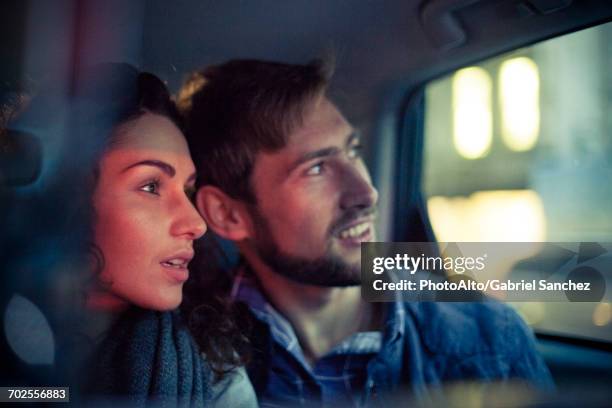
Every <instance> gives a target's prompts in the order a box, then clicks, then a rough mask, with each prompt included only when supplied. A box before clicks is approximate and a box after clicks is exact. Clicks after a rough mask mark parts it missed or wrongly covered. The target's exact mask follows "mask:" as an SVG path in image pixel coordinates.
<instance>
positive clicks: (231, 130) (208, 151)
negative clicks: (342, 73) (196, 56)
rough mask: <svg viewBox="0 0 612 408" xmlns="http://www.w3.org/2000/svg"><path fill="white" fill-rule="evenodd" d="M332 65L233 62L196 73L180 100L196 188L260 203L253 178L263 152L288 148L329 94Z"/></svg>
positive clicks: (182, 92)
mask: <svg viewBox="0 0 612 408" xmlns="http://www.w3.org/2000/svg"><path fill="white" fill-rule="evenodd" d="M331 73H332V64H331V63H329V62H324V61H322V60H315V61H313V62H311V63H309V64H306V65H293V64H283V63H276V62H267V61H258V60H232V61H229V62H227V63H225V64H221V65H215V66H210V67H207V68H204V69H203V70H201V71H198V72H195V73H194V74H192V75H191V77H190V78H189V79H188V80H187V81H186V82H185V84H184V85H183V87H182V88H181V90H180V91H179V96H178V101H177V103H178V106H179V110H180V111H181V113H182V114H183V117H184V119H185V125H186V127H185V130H186V136H187V141H188V143H189V148H190V151H191V155H192V157H193V161H194V163H195V166H196V169H197V173H198V176H197V182H196V185H197V187H199V186H202V185H205V184H211V185H214V186H216V187H218V188H220V189H222V190H223V191H225V192H226V193H227V194H228V195H229V196H231V197H233V198H236V199H241V200H245V201H247V202H250V203H255V202H256V199H255V195H254V192H253V191H252V189H251V185H250V176H251V173H252V171H253V165H254V162H255V157H256V155H257V153H258V152H260V151H266V152H273V151H277V150H279V149H281V148H283V147H284V146H285V145H286V144H287V139H288V136H289V134H290V133H291V132H292V131H293V130H294V129H295V128H296V127H297V126H299V125H300V124H301V121H302V115H303V112H304V110H305V109H306V108H307V107H308V106H309V104H310V103H311V102H312V101H313V100H314V99H315V98H316V97H318V96H320V95H323V94H324V93H325V91H326V89H327V86H328V83H329V79H330V77H331Z"/></svg>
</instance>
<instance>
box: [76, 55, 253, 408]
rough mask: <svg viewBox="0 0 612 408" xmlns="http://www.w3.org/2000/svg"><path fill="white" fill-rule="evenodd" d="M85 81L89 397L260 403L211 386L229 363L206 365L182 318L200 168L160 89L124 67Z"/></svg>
mask: <svg viewBox="0 0 612 408" xmlns="http://www.w3.org/2000/svg"><path fill="white" fill-rule="evenodd" d="M78 84H81V85H80V86H77V91H76V94H75V96H74V98H73V103H72V108H73V109H72V112H71V115H72V120H71V129H72V131H73V132H75V134H78V135H79V137H80V138H83V136H86V137H87V139H88V140H89V141H90V142H92V141H93V144H92V145H93V149H92V150H89V149H87V148H86V147H83V152H84V156H85V157H88V158H89V160H90V161H92V162H94V163H95V165H94V166H93V169H92V174H93V177H92V181H93V183H92V186H91V187H92V190H93V191H92V200H91V207H92V210H93V220H94V222H93V231H92V237H93V243H92V245H91V248H90V249H91V251H92V254H93V255H94V258H93V259H94V260H95V262H94V269H95V271H94V272H95V273H94V276H93V278H92V281H91V284H90V285H89V287H88V288H87V290H86V304H87V308H88V310H89V311H91V312H92V313H91V317H92V318H91V319H88V324H87V334H88V337H89V338H90V339H91V341H92V345H93V348H94V351H93V352H92V353H91V355H90V357H89V359H88V364H87V365H86V366H85V368H84V370H85V371H86V373H85V374H86V375H85V376H84V378H85V379H84V381H83V382H84V385H83V392H84V393H85V395H87V396H88V397H87V398H91V397H93V398H107V397H109V396H113V397H123V398H126V401H125V402H127V403H129V405H130V406H143V405H146V404H147V403H149V402H154V403H161V404H162V405H169V406H208V405H218V406H227V404H231V405H235V404H234V403H235V402H239V403H240V404H242V405H243V406H255V405H256V402H255V397H254V393H253V390H252V387H250V384H249V383H248V382H245V381H244V375H241V376H236V375H234V376H230V377H229V380H228V379H226V380H225V381H224V382H221V383H220V385H219V384H215V378H214V375H213V374H212V369H211V367H215V366H219V365H224V364H226V363H227V362H225V361H218V360H215V361H211V359H210V358H208V360H206V361H205V360H204V359H203V358H202V356H203V355H202V353H200V350H199V348H198V346H197V345H196V344H195V342H194V341H193V339H192V336H191V334H190V333H189V331H188V330H187V326H186V324H185V323H184V321H183V319H182V317H181V315H180V314H179V312H178V311H177V310H176V308H177V307H178V306H179V304H180V303H181V300H182V288H183V284H184V283H185V281H186V280H187V279H188V277H189V270H188V266H189V262H190V261H191V260H192V258H193V255H194V251H193V242H194V240H196V239H198V238H199V237H201V236H202V235H203V234H204V232H205V231H206V225H205V223H204V221H203V220H202V218H201V217H200V216H199V214H198V213H197V211H196V209H195V208H194V207H193V205H192V204H191V201H190V194H191V191H192V190H193V185H194V181H195V169H194V165H193V162H192V161H191V158H190V156H189V150H188V147H187V144H186V141H185V139H184V137H183V135H182V133H181V131H180V130H179V120H178V115H177V114H176V109H175V107H174V104H173V103H172V101H171V100H170V97H169V94H168V91H167V89H166V87H165V85H164V84H163V83H162V82H161V81H160V80H159V79H158V78H157V77H155V76H153V75H152V74H147V73H138V72H137V71H136V70H135V69H134V68H133V67H130V66H128V65H125V64H104V65H99V66H97V67H95V68H94V69H92V70H90V71H88V72H87V73H86V74H84V75H82V76H81V77H80V78H79V82H78ZM91 138H93V139H91ZM88 151H89V152H93V154H92V155H88V154H87V152H88ZM96 153H97V154H96ZM82 156H83V155H82ZM92 158H93V159H92ZM83 160H85V159H83V158H81V161H83ZM216 341H219V342H222V341H223V340H222V339H216ZM212 358H216V356H213V357H212ZM236 394H240V400H239V401H237V400H236V399H234V397H235V395H236Z"/></svg>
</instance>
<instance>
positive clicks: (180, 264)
mask: <svg viewBox="0 0 612 408" xmlns="http://www.w3.org/2000/svg"><path fill="white" fill-rule="evenodd" d="M162 264H164V265H166V266H171V267H173V268H184V267H185V265H186V264H187V262H185V260H184V259H170V260H169V261H164V262H162Z"/></svg>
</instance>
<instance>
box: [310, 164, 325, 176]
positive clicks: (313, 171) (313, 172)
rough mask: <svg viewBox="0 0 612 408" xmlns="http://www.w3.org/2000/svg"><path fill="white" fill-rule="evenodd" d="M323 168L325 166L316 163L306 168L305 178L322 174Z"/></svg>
mask: <svg viewBox="0 0 612 408" xmlns="http://www.w3.org/2000/svg"><path fill="white" fill-rule="evenodd" d="M324 166H325V163H324V162H318V163H317V164H315V165H314V166H311V167H309V168H308V170H307V171H306V175H307V176H318V175H319V174H321V173H323V169H324Z"/></svg>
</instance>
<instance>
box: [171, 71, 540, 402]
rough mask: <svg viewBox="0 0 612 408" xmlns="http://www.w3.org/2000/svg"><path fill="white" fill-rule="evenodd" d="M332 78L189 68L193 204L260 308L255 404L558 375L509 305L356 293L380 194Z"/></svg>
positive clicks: (236, 289)
mask: <svg viewBox="0 0 612 408" xmlns="http://www.w3.org/2000/svg"><path fill="white" fill-rule="evenodd" d="M328 82H329V70H327V69H326V68H325V66H324V65H323V64H320V63H312V64H309V65H288V64H279V63H271V62H262V61H253V60H236V61H230V62H228V63H226V64H223V65H219V66H214V67H209V68H207V69H205V70H203V71H202V72H199V73H196V74H194V75H193V77H192V78H191V80H190V81H188V82H187V84H186V85H185V86H184V87H183V89H182V90H181V94H180V97H179V105H180V108H181V110H182V111H183V113H184V114H185V118H186V125H187V135H188V139H189V144H190V148H191V153H192V155H193V158H194V162H195V164H196V168H197V173H198V178H197V187H198V191H197V194H196V204H197V207H198V209H199V210H200V212H201V213H202V214H203V215H204V217H205V219H206V221H207V223H208V226H209V228H210V229H212V230H213V231H214V232H215V233H217V234H218V235H220V236H221V237H223V238H226V239H229V240H231V241H233V242H235V243H236V245H237V246H238V248H239V250H240V253H241V255H242V257H243V261H244V262H243V265H242V266H241V267H239V268H238V270H237V271H235V276H234V285H233V289H232V296H233V298H234V299H235V300H236V301H239V302H244V303H246V304H247V305H248V306H249V308H250V311H251V313H252V315H253V318H254V322H255V326H254V331H253V333H252V335H251V342H252V343H253V350H254V357H253V360H252V362H251V363H250V364H249V367H248V372H249V377H250V378H251V381H252V382H253V385H254V387H255V389H256V392H257V394H258V398H259V399H260V403H261V404H263V405H266V404H267V403H270V404H280V405H285V404H286V405H292V406H294V405H309V404H314V405H319V404H324V405H327V404H336V405H338V406H353V405H359V404H362V403H378V402H381V401H384V400H385V399H386V398H388V397H389V396H390V395H391V394H392V392H395V391H402V390H405V391H409V392H411V393H413V394H414V395H416V396H417V397H423V396H426V395H427V393H428V391H427V388H426V387H427V386H429V385H439V384H440V383H442V382H445V381H456V380H469V379H475V380H498V379H501V380H505V379H509V378H513V377H518V378H524V379H528V380H530V381H533V382H536V383H539V384H545V385H546V384H550V375H549V373H548V370H547V369H546V367H545V365H544V364H543V362H542V361H541V359H540V357H539V356H538V355H537V354H536V352H535V351H534V344H533V339H532V337H531V335H530V334H529V332H528V329H527V328H526V327H525V326H524V324H523V323H522V322H521V321H520V319H519V318H518V317H517V316H516V314H514V313H513V312H512V311H511V310H510V309H509V308H508V307H506V306H503V305H500V304H498V303H494V302H491V303H490V304H484V303H483V304H476V303H474V304H467V303H466V304H436V303H401V302H396V303H389V304H382V305H379V304H372V303H367V302H364V301H363V300H362V299H361V297H360V287H359V283H360V257H361V255H360V243H361V242H363V241H373V240H375V237H376V233H375V228H374V218H375V214H376V203H377V199H378V193H377V191H376V189H375V188H374V187H373V186H372V183H371V180H370V176H369V174H368V171H367V169H366V167H365V165H364V163H363V160H362V158H361V156H360V154H359V152H360V141H359V133H358V132H357V131H356V130H355V129H354V128H353V127H352V126H351V125H350V124H349V123H348V122H347V120H346V119H345V118H344V116H343V115H342V114H341V113H340V112H339V111H338V109H337V107H336V106H335V105H334V104H333V103H332V102H331V101H330V100H329V98H328V97H327V96H326V90H327V85H328Z"/></svg>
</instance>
